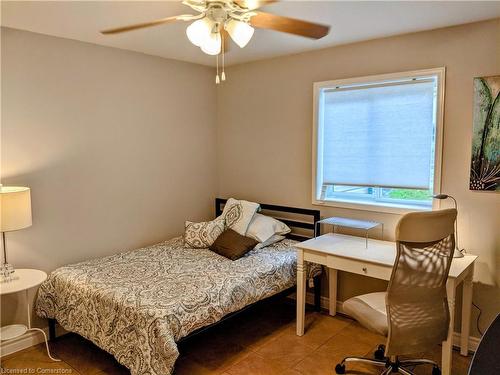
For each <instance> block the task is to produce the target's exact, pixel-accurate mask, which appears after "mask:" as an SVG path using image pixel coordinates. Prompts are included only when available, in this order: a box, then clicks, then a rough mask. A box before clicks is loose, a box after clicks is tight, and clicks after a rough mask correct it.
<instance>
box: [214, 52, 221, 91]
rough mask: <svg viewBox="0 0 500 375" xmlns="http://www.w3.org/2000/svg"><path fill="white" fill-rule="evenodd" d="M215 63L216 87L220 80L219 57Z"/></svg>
mask: <svg viewBox="0 0 500 375" xmlns="http://www.w3.org/2000/svg"><path fill="white" fill-rule="evenodd" d="M215 59H216V60H215V61H216V62H217V75H216V76H215V84H216V85H218V84H219V83H220V78H219V55H217V57H216V58H215Z"/></svg>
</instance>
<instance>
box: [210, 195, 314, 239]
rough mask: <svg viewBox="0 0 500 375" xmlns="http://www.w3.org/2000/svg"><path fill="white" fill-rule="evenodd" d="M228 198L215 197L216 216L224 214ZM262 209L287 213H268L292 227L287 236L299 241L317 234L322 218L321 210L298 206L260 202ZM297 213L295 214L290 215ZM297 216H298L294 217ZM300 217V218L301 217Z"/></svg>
mask: <svg viewBox="0 0 500 375" xmlns="http://www.w3.org/2000/svg"><path fill="white" fill-rule="evenodd" d="M226 202H227V199H223V198H215V216H219V215H221V214H222V210H223V209H224V205H225V204H226ZM260 209H261V210H262V211H269V212H272V213H280V212H282V213H286V214H287V215H286V217H281V216H279V215H273V214H267V213H266V212H264V213H265V214H266V215H268V216H271V217H274V218H276V219H278V220H280V221H282V222H283V223H285V224H286V225H288V226H289V227H290V229H291V230H292V232H290V233H289V234H287V238H290V239H292V240H297V241H305V240H307V239H309V238H312V237H314V236H315V235H316V233H315V231H316V222H317V221H319V220H320V211H319V210H312V209H309V208H298V207H288V206H278V205H275V204H265V203H260ZM290 214H295V215H290ZM295 216H297V218H294V217H295ZM299 218H300V219H299ZM294 229H301V232H305V233H296V232H295V231H294Z"/></svg>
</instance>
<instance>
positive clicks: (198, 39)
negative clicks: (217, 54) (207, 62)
mask: <svg viewBox="0 0 500 375" xmlns="http://www.w3.org/2000/svg"><path fill="white" fill-rule="evenodd" d="M213 27H214V23H213V22H212V21H211V20H210V19H209V18H208V17H204V18H202V19H200V20H196V21H194V22H193V23H192V24H191V25H189V26H188V27H187V28H186V35H187V37H188V39H189V41H190V42H191V43H193V44H194V45H195V46H197V47H201V46H202V45H203V44H204V43H205V41H206V40H207V39H208V38H210V34H211V33H212V29H213Z"/></svg>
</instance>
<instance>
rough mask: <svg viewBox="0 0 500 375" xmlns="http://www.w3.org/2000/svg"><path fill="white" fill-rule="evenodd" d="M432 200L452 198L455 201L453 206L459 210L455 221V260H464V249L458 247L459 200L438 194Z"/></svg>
mask: <svg viewBox="0 0 500 375" xmlns="http://www.w3.org/2000/svg"><path fill="white" fill-rule="evenodd" d="M432 198H434V199H448V198H450V199H451V200H453V204H454V206H455V210H457V219H456V220H455V239H456V240H455V252H454V253H453V258H462V257H463V256H464V249H460V247H459V246H458V226H457V222H458V206H457V200H456V199H455V198H453V197H452V196H451V195H448V194H436V195H433V196H432Z"/></svg>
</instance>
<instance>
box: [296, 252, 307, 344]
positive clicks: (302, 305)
mask: <svg viewBox="0 0 500 375" xmlns="http://www.w3.org/2000/svg"><path fill="white" fill-rule="evenodd" d="M305 315H306V272H305V265H304V250H302V249H297V336H302V335H304V320H305Z"/></svg>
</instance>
